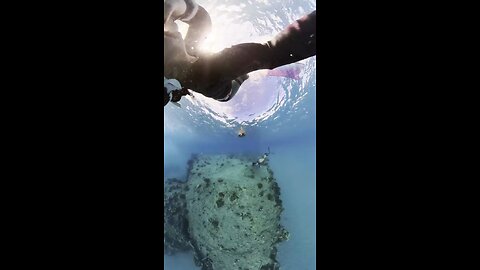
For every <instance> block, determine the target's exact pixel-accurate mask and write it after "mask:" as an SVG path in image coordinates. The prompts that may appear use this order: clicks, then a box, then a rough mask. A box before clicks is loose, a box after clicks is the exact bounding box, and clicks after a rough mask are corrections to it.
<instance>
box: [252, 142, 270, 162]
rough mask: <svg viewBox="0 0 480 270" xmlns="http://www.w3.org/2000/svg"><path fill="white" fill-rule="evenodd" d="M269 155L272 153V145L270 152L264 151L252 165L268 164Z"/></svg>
mask: <svg viewBox="0 0 480 270" xmlns="http://www.w3.org/2000/svg"><path fill="white" fill-rule="evenodd" d="M269 155H270V146H269V147H268V152H267V153H264V154H263V155H262V156H260V157H259V158H258V160H257V161H256V162H253V163H252V166H258V167H260V165H266V164H267V162H268V156H269Z"/></svg>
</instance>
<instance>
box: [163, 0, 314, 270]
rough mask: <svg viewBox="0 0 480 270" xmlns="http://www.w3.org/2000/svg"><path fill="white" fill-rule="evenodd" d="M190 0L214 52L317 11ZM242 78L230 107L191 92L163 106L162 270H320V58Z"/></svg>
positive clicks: (305, 4) (289, 4) (281, 2)
mask: <svg viewBox="0 0 480 270" xmlns="http://www.w3.org/2000/svg"><path fill="white" fill-rule="evenodd" d="M164 1H165V0H164ZM195 2H196V3H198V4H199V5H200V6H202V7H203V8H204V9H205V10H206V11H207V12H208V13H209V15H210V17H211V23H212V27H211V32H210V33H209V35H208V37H207V39H206V40H205V42H204V43H203V44H202V45H201V48H200V50H203V51H208V52H211V53H215V52H219V51H222V50H223V49H225V48H228V47H230V46H233V45H235V44H240V43H248V42H258V43H264V42H266V41H268V40H270V39H271V38H272V37H274V36H275V35H276V34H277V33H279V32H281V31H282V30H283V29H285V27H287V26H288V25H290V24H291V23H293V22H295V20H297V19H299V18H301V17H302V16H304V15H307V14H308V13H310V12H312V11H314V10H315V9H316V3H315V1H313V0H309V1H307V0H251V1H236V0H235V1H234V0H218V1H215V0H197V1H195ZM176 23H177V24H178V29H179V32H180V33H181V34H182V36H183V37H185V35H186V33H187V31H188V25H187V24H186V23H183V22H180V21H178V22H176ZM227 68H233V69H234V68H236V67H227ZM248 76H249V77H248V79H246V80H245V81H243V83H241V85H240V87H239V89H238V91H237V93H236V94H235V95H234V96H233V97H232V98H231V99H230V100H228V101H226V102H220V101H217V100H215V99H212V98H208V97H205V96H204V95H202V94H200V93H197V92H195V91H193V92H191V93H192V95H186V96H184V97H182V98H181V100H180V101H178V102H170V103H168V104H167V105H166V106H165V107H164V146H165V149H164V249H165V254H164V269H168V270H195V269H202V270H235V269H239V270H240V269H241V270H247V269H249V270H267V269H272V270H273V269H282V270H313V269H316V179H317V178H316V177H317V175H316V165H315V164H316V143H317V142H316V132H317V126H316V91H317V85H316V56H311V57H308V58H306V59H303V60H301V61H297V62H295V63H289V64H287V65H283V66H280V67H277V68H274V69H262V70H257V71H253V72H250V73H249V74H248Z"/></svg>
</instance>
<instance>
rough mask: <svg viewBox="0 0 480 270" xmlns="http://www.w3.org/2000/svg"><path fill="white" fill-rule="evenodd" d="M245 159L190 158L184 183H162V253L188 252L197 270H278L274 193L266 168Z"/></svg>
mask: <svg viewBox="0 0 480 270" xmlns="http://www.w3.org/2000/svg"><path fill="white" fill-rule="evenodd" d="M253 161H255V160H254V159H252V158H248V157H237V156H227V155H214V156H206V155H205V156H195V157H194V158H193V159H192V160H191V161H190V162H189V172H188V181H187V182H185V183H179V182H178V181H167V183H165V195H164V196H165V197H164V198H165V199H164V208H165V216H164V225H165V231H164V234H165V235H164V239H165V241H164V242H165V248H166V250H167V251H168V252H176V251H180V250H187V249H189V248H191V249H193V251H194V254H195V255H194V256H195V258H194V260H195V263H196V264H197V265H198V266H201V267H202V270H234V269H242V270H245V269H250V270H267V269H279V265H278V262H277V260H276V253H277V249H276V245H277V243H279V242H281V241H283V240H286V239H287V238H288V232H287V231H286V230H285V229H284V228H283V227H282V226H281V225H280V214H281V212H282V210H283V208H282V201H281V199H280V189H279V187H278V185H277V183H276V182H275V179H274V177H273V172H272V171H271V170H270V169H269V167H268V164H265V165H263V166H252V162H253Z"/></svg>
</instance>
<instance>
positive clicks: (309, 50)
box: [163, 0, 317, 105]
mask: <svg viewBox="0 0 480 270" xmlns="http://www.w3.org/2000/svg"><path fill="white" fill-rule="evenodd" d="M164 8H165V10H164V62H163V63H164V78H165V80H176V81H178V82H179V86H178V87H177V88H175V89H172V88H167V87H165V86H164V105H167V104H168V102H169V101H173V102H176V101H178V100H179V99H180V98H181V97H182V96H184V95H187V94H189V91H188V89H190V90H193V91H195V92H198V93H201V94H203V95H204V96H206V97H210V98H213V99H215V100H218V101H228V100H230V99H231V98H232V97H233V96H234V95H235V94H236V92H237V91H238V89H239V88H240V85H241V84H242V83H243V82H244V81H245V80H246V79H248V75H247V73H249V72H252V71H255V70H259V69H274V68H276V67H279V66H283V65H286V64H290V63H294V62H297V61H300V60H303V59H306V58H308V57H311V56H314V55H316V53H317V46H316V10H315V11H313V12H311V13H310V14H308V15H306V16H304V17H302V18H300V19H298V20H296V21H295V22H294V23H292V24H290V25H289V26H287V27H286V28H285V29H284V30H283V31H281V32H280V33H278V34H277V35H276V36H275V37H274V38H273V39H271V40H269V41H268V42H266V43H241V44H237V45H234V46H232V47H230V48H226V49H224V50H222V51H220V52H218V53H213V54H206V53H201V52H199V51H198V47H199V46H200V45H201V43H202V42H203V41H204V40H205V38H206V37H207V35H208V33H209V32H210V30H211V27H212V22H211V18H210V15H209V14H208V12H207V11H206V10H205V9H204V8H203V7H202V6H200V5H198V4H197V3H196V2H195V1H193V0H164ZM177 20H180V21H183V22H185V23H187V24H188V31H187V34H186V36H185V40H184V39H183V38H182V35H181V34H180V33H179V32H178V26H177V25H176V23H175V21H177ZM167 78H168V79H167ZM175 91H181V92H177V94H176V95H175V93H174V92H175ZM175 96H176V98H175V99H174V97H175Z"/></svg>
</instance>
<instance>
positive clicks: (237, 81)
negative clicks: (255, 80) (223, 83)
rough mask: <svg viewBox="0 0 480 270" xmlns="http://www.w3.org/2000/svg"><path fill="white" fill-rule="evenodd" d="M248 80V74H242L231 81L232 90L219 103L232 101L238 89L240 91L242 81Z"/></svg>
mask: <svg viewBox="0 0 480 270" xmlns="http://www.w3.org/2000/svg"><path fill="white" fill-rule="evenodd" d="M248 78H249V76H248V74H244V75H242V76H240V77H238V78H236V79H235V80H233V81H232V89H231V91H230V93H229V94H228V95H227V96H226V97H225V98H223V99H221V100H219V101H222V102H225V101H229V100H230V99H232V98H233V97H234V96H235V95H236V94H237V92H238V89H240V86H241V85H242V83H243V82H244V81H246V80H247V79H248Z"/></svg>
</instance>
